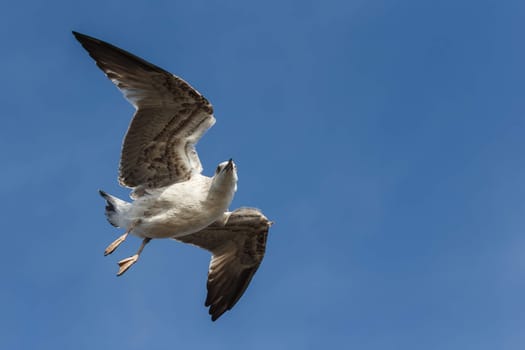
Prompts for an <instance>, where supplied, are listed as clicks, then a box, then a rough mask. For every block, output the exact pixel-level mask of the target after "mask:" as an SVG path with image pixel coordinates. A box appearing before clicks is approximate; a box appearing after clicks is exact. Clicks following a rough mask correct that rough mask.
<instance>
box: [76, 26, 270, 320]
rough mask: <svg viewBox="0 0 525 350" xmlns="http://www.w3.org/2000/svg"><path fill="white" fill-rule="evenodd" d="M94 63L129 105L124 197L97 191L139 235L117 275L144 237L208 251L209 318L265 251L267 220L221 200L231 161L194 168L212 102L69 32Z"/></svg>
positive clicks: (230, 184) (233, 298)
mask: <svg viewBox="0 0 525 350" xmlns="http://www.w3.org/2000/svg"><path fill="white" fill-rule="evenodd" d="M73 35H74V36H75V38H76V39H77V40H78V41H79V42H80V44H81V45H82V46H83V47H84V48H85V49H86V50H87V52H88V53H89V55H90V56H91V57H92V58H93V59H94V60H95V62H96V64H97V66H98V67H99V68H100V69H102V71H103V72H104V73H105V74H106V76H107V77H108V78H109V79H110V80H111V81H112V82H113V83H114V84H115V85H116V86H117V87H118V88H119V89H120V90H121V91H122V93H123V94H124V96H125V97H126V99H127V100H128V101H129V102H130V103H131V104H132V105H133V106H134V107H135V109H136V112H135V115H134V116H133V119H132V120H131V123H130V125H129V128H128V131H127V133H126V136H125V137H124V142H123V145H122V152H121V158H120V166H119V177H118V180H119V183H120V185H122V186H125V187H128V188H131V189H132V192H131V198H132V202H127V201H124V200H122V199H119V198H117V197H115V196H112V195H110V194H107V193H106V192H104V191H100V195H101V196H102V197H103V198H104V199H105V200H106V211H105V214H106V217H107V219H108V221H109V222H110V223H111V224H112V225H113V226H115V227H119V228H123V229H124V230H125V232H124V234H122V235H121V236H120V237H118V238H117V239H116V240H115V241H114V242H112V243H111V244H110V245H109V246H108V247H107V248H106V250H105V252H104V255H109V254H111V253H113V252H114V251H115V249H117V247H118V246H119V245H120V244H121V243H122V242H124V241H125V240H126V238H127V237H128V235H130V234H131V235H134V236H137V237H139V238H141V239H142V244H141V245H140V247H139V249H138V251H137V253H136V254H135V255H133V256H130V257H128V258H126V259H123V260H121V261H119V263H118V265H119V270H118V273H117V275H118V276H120V275H122V274H123V273H124V272H126V271H127V270H128V269H129V268H130V267H131V266H132V265H133V264H135V263H136V262H137V260H138V259H139V257H140V255H141V253H142V251H143V249H144V247H145V246H146V245H147V244H148V243H149V242H150V241H151V240H152V239H161V238H169V239H175V240H178V241H180V242H184V243H189V244H192V245H195V246H198V247H201V248H204V249H206V250H208V251H210V252H211V253H212V258H211V262H210V266H209V271H208V282H207V289H208V294H207V297H206V302H205V306H207V307H209V313H210V315H211V318H212V320H213V321H215V320H216V319H217V318H219V317H220V316H221V315H222V314H223V313H224V312H226V311H228V310H230V309H231V308H232V307H233V306H234V305H235V304H236V303H237V301H238V300H239V298H240V297H241V296H242V294H243V293H244V291H245V290H246V288H247V287H248V284H249V283H250V281H251V279H252V277H253V275H254V274H255V272H256V271H257V268H258V267H259V265H260V263H261V261H262V259H263V257H264V253H265V249H266V239H267V236H268V230H269V228H270V226H271V225H272V222H271V221H269V220H268V219H267V218H266V217H265V216H264V215H263V214H262V213H261V212H260V211H259V210H258V209H255V208H239V209H237V210H234V211H232V212H230V211H228V207H229V205H230V203H231V201H232V199H233V196H234V194H235V192H236V191H237V167H236V165H235V163H234V162H233V160H232V159H229V160H227V161H224V162H222V163H220V164H219V165H218V166H217V168H216V170H215V174H214V175H213V176H212V177H208V176H205V175H202V170H203V168H202V165H201V162H200V160H199V156H198V155H197V151H196V150H195V144H196V143H197V142H198V141H199V139H200V138H201V137H202V135H203V134H204V133H205V132H206V131H207V130H208V129H209V128H210V127H211V126H213V124H214V123H215V118H214V116H213V108H212V105H211V104H210V103H209V102H208V100H206V98H205V97H204V96H202V95H201V94H200V93H199V92H198V91H197V90H195V89H194V88H193V87H192V86H190V85H189V84H188V83H187V82H185V81H184V80H182V79H181V78H179V77H177V76H175V75H173V74H171V73H169V72H167V71H166V70H164V69H162V68H160V67H157V66H155V65H153V64H151V63H149V62H147V61H145V60H143V59H141V58H139V57H137V56H135V55H133V54H131V53H129V52H126V51H124V50H122V49H120V48H118V47H116V46H113V45H111V44H109V43H107V42H104V41H102V40H99V39H96V38H93V37H90V36H87V35H84V34H80V33H77V32H73Z"/></svg>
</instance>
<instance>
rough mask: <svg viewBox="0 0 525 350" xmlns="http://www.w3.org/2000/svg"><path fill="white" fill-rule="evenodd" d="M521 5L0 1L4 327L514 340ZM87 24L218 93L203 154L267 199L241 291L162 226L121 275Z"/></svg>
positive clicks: (518, 324) (235, 337)
mask: <svg viewBox="0 0 525 350" xmlns="http://www.w3.org/2000/svg"><path fill="white" fill-rule="evenodd" d="M524 13H525V3H523V2H522V1H512V0H511V1H505V2H502V1H487V0H481V1H466V0H455V1H452V0H445V1H439V2H438V1H428V0H418V1H416V0H399V1H376V0H371V1H364V0H356V1H352V0H350V1H317V2H313V1H265V2H257V3H255V2H251V3H250V2H246V1H220V2H219V1H199V0H197V1H185V2H180V1H158V2H146V1H134V0H131V1H126V2H124V1H98V0H95V1H83V2H74V1H48V2H41V1H17V2H3V3H2V4H0V28H1V29H0V39H1V42H2V55H0V63H1V66H2V67H3V68H2V81H3V84H2V85H1V87H0V102H1V104H2V106H3V108H2V121H3V124H2V127H1V128H0V159H2V168H1V169H2V171H0V193H2V197H3V198H2V204H1V208H2V218H3V220H2V221H3V229H2V230H3V249H2V254H1V255H0V272H1V275H2V279H3V283H2V287H1V288H0V309H1V316H0V348H2V349H36V348H38V349H68V348H75V349H107V348H110V347H113V348H115V347H117V348H125V349H130V350H132V349H143V348H147V349H168V348H170V349H173V348H195V349H200V348H210V347H211V346H213V347H214V348H217V349H246V348H249V349H268V348H272V349H294V348H295V349H319V348H322V347H324V348H341V349H343V348H344V349H364V350H366V349H462V350H463V349H476V350H479V349H523V347H524V346H525V333H524V332H523V326H524V325H525V301H524V298H523V295H524V293H525V254H524V252H525V215H524V213H525V201H524V197H525V181H524V180H525V161H524V150H525V138H524V136H523V134H524V130H525V113H524V112H525V100H524V98H523V91H524V90H523V87H524V81H525V69H524V64H523V62H525V44H524V41H523V33H524V32H525V18H524ZM71 30H76V31H79V32H82V33H86V34H88V35H92V36H95V37H99V38H101V39H103V40H106V41H109V42H111V43H113V44H115V45H118V46H120V47H122V48H124V49H126V50H129V51H131V52H133V53H135V54H137V55H139V56H141V57H143V58H145V59H147V60H149V61H151V62H153V63H154V64H157V65H159V66H161V67H164V68H165V69H167V70H169V71H171V72H173V73H174V74H177V75H179V76H181V77H183V78H184V79H185V80H187V81H188V82H190V83H191V84H192V85H193V86H195V87H196V88H197V89H198V90H199V91H200V92H201V93H203V94H204V95H205V96H206V97H207V98H208V99H209V100H210V101H211V102H212V103H213V105H214V107H215V116H216V118H217V123H216V125H215V126H214V127H213V128H212V129H211V130H210V131H209V132H208V133H207V134H206V136H205V137H204V138H203V139H202V141H201V142H200V143H199V145H198V150H199V153H200V156H201V160H202V162H203V164H204V167H205V171H204V172H205V173H206V174H212V173H213V170H214V169H215V166H216V164H218V163H219V162H220V161H223V160H226V159H228V158H230V157H232V158H233V159H235V161H236V163H237V165H238V168H239V177H240V181H239V190H238V192H237V194H236V197H235V199H234V201H233V204H232V208H236V207H239V206H246V205H248V206H255V207H259V208H261V209H262V210H263V211H264V212H265V214H266V215H267V216H268V217H269V218H271V219H272V220H274V221H275V222H276V224H275V225H274V226H273V227H272V229H271V233H270V237H269V241H268V247H267V254H266V258H265V260H264V261H263V263H262V265H261V267H260V269H259V271H258V273H257V274H256V276H255V278H254V280H253V282H252V284H251V285H250V287H249V288H248V290H247V292H246V294H245V295H244V296H243V298H242V299H241V300H240V301H239V303H238V304H237V305H236V307H235V308H234V309H233V310H232V311H230V312H228V313H226V314H225V315H223V317H222V318H221V319H219V320H218V321H217V322H215V323H212V322H210V320H209V316H208V314H207V312H206V309H205V308H204V306H203V303H204V299H205V293H206V291H205V281H206V273H207V267H208V262H209V255H208V253H207V252H205V251H201V250H198V249H197V248H194V247H191V246H185V245H182V244H178V243H176V242H170V241H160V240H159V241H153V242H152V243H151V244H150V245H149V246H148V247H147V249H146V250H145V251H144V253H143V255H142V258H141V260H140V262H139V263H138V264H137V265H136V266H134V267H133V268H132V269H131V270H130V271H129V272H127V273H126V275H124V276H123V277H121V278H117V277H115V273H116V271H117V265H116V262H117V261H118V260H119V259H121V258H123V257H127V256H128V255H130V254H132V253H133V252H134V251H135V250H136V249H137V247H138V245H139V243H140V242H139V240H138V239H136V238H133V239H130V240H128V241H126V243H125V244H124V245H123V246H122V247H121V248H119V250H118V251H117V252H116V253H115V254H114V255H112V256H110V257H103V255H102V252H103V250H104V248H105V247H106V245H107V244H109V243H110V242H111V241H112V240H113V239H115V238H116V237H117V235H119V234H120V233H121V232H120V231H118V230H116V229H114V228H113V227H111V226H109V224H107V222H106V221H105V218H104V216H103V207H104V204H103V201H102V199H101V198H99V196H98V194H97V189H99V188H101V189H104V190H106V191H108V192H110V193H113V194H115V195H118V196H121V197H123V198H126V196H127V191H126V189H123V188H120V187H119V186H118V184H117V181H116V176H117V166H118V159H119V151H120V145H121V140H122V137H123V135H124V132H125V130H126V128H127V125H128V123H129V120H130V118H131V115H132V113H133V109H132V107H131V106H130V105H129V104H128V103H127V102H126V101H125V100H124V98H122V96H121V94H120V92H119V91H118V90H117V89H116V88H115V87H114V86H113V85H112V84H111V83H110V82H109V80H107V79H106V78H105V77H104V75H103V74H102V72H100V71H99V70H98V69H97V68H96V66H95V65H94V63H93V61H92V60H91V59H90V58H89V57H88V55H87V54H86V52H85V51H84V50H83V49H82V48H81V47H80V45H79V44H78V43H77V42H76V41H75V40H74V38H73V36H72V35H71Z"/></svg>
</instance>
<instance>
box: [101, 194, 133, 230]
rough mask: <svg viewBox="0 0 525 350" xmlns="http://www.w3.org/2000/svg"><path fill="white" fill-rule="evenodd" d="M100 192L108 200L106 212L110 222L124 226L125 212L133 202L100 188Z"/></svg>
mask: <svg viewBox="0 0 525 350" xmlns="http://www.w3.org/2000/svg"><path fill="white" fill-rule="evenodd" d="M98 193H100V195H101V196H102V198H104V199H105V200H106V212H105V214H106V218H107V219H108V221H109V223H110V224H111V225H113V226H115V227H124V226H125V223H124V214H125V212H126V211H127V210H128V208H129V206H130V205H131V204H130V203H128V202H125V201H123V200H122V199H119V198H117V197H114V196H112V195H110V194H108V193H106V192H104V191H102V190H99V191H98Z"/></svg>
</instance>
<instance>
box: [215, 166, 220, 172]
mask: <svg viewBox="0 0 525 350" xmlns="http://www.w3.org/2000/svg"><path fill="white" fill-rule="evenodd" d="M219 171H221V166H220V165H219V166H218V167H217V169H215V174H218V173H219Z"/></svg>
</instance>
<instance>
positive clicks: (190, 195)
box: [128, 177, 232, 238]
mask: <svg viewBox="0 0 525 350" xmlns="http://www.w3.org/2000/svg"><path fill="white" fill-rule="evenodd" d="M204 181H207V180H206V179H205V178H204V177H202V178H196V179H195V180H194V181H189V182H185V183H179V184H175V185H172V186H170V187H167V188H166V189H164V190H163V191H161V192H158V193H156V194H153V195H151V196H149V197H147V198H144V199H139V200H137V201H135V202H133V204H132V205H133V207H132V209H131V210H130V213H129V217H128V222H129V223H130V225H132V226H133V230H132V231H131V233H132V234H133V235H136V236H139V237H143V238H145V237H148V238H170V237H180V236H184V235H187V234H191V233H194V232H196V231H199V230H202V229H203V228H205V227H207V226H208V225H210V224H211V223H212V222H214V221H216V220H218V219H220V218H222V217H223V214H224V212H225V211H227V209H228V206H229V205H230V202H231V199H232V198H216V199H210V198H209V197H208V191H207V190H208V187H206V183H205V182H204ZM190 182H192V183H190ZM196 188H199V189H201V190H200V191H196V190H195V189H196ZM133 223H135V225H133Z"/></svg>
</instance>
